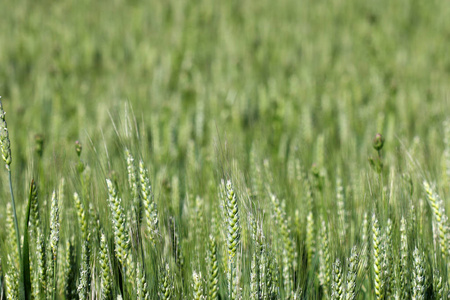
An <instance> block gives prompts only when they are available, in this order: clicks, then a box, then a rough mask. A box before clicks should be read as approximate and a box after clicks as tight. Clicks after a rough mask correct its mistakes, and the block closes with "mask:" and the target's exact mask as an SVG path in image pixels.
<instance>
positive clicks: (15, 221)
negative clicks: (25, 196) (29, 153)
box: [8, 170, 22, 267]
mask: <svg viewBox="0 0 450 300" xmlns="http://www.w3.org/2000/svg"><path fill="white" fill-rule="evenodd" d="M8 177H9V191H10V192H11V202H12V208H13V214H14V227H15V228H16V238H17V248H18V251H19V263H20V266H21V267H22V251H21V250H20V233H19V223H18V221H17V213H16V202H15V201H14V192H13V188H12V179H11V170H8Z"/></svg>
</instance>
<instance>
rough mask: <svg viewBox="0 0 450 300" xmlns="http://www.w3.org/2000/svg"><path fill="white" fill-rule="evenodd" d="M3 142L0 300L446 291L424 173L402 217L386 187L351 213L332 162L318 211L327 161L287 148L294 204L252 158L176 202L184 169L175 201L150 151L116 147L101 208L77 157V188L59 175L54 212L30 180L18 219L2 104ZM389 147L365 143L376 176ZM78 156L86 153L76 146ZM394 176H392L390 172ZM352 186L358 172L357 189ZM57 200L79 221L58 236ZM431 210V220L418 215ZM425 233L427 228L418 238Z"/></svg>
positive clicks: (402, 295)
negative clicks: (121, 176)
mask: <svg viewBox="0 0 450 300" xmlns="http://www.w3.org/2000/svg"><path fill="white" fill-rule="evenodd" d="M0 143H1V151H2V157H3V160H4V162H5V166H6V170H7V172H8V175H9V184H10V187H11V189H10V194H11V202H10V204H9V203H8V205H7V206H6V232H7V235H6V238H5V243H4V244H5V245H4V246H3V247H2V251H3V252H2V256H1V259H2V260H3V261H6V262H5V264H3V266H6V267H4V268H3V269H1V270H0V279H1V283H0V287H1V295H0V299H4V297H6V299H211V300H212V299H233V300H234V299H306V298H324V299H363V298H368V299H384V298H385V299H426V298H427V299H429V298H435V299H443V298H444V297H447V295H446V293H447V289H448V283H449V281H448V279H449V276H448V271H449V255H450V252H449V251H450V247H449V238H450V237H449V230H448V219H447V216H446V213H445V205H444V202H443V200H442V199H441V198H440V197H439V195H438V193H437V192H436V189H435V188H434V187H433V186H432V185H431V184H430V183H429V182H428V181H426V180H424V181H423V187H422V193H423V195H424V196H425V197H426V199H427V200H426V201H421V202H418V203H419V205H418V206H419V207H416V206H415V205H411V206H410V207H408V208H407V209H405V210H404V211H407V214H405V215H402V214H400V213H398V210H394V209H392V210H393V211H392V212H389V207H390V206H389V205H391V202H394V201H396V199H394V192H392V187H391V189H386V188H383V187H380V190H381V192H380V194H379V197H380V198H382V200H380V202H381V204H380V205H378V206H377V205H367V209H361V210H359V209H358V211H357V214H358V215H356V214H355V213H353V214H352V213H350V212H349V207H351V206H350V204H348V202H349V201H350V200H349V198H350V197H349V196H348V195H349V193H348V192H345V191H347V190H349V189H350V188H344V186H343V178H342V175H341V174H342V170H338V171H337V172H336V180H335V185H334V187H335V189H334V190H335V196H334V198H333V201H331V203H333V205H331V206H329V207H323V206H320V205H318V204H317V203H318V202H319V201H321V199H322V198H323V197H325V196H326V195H328V194H327V193H325V189H329V188H330V187H329V186H327V185H326V184H325V175H324V172H323V170H322V169H321V166H320V165H315V166H313V168H312V170H311V172H306V171H305V170H304V168H303V166H302V165H301V163H300V161H299V160H298V159H295V158H293V159H292V160H290V161H289V162H288V166H287V167H286V170H287V174H288V175H287V178H288V180H289V186H292V187H295V189H296V190H298V191H300V192H298V193H299V194H298V195H302V196H301V197H300V198H301V199H302V200H301V201H300V200H299V201H291V202H290V204H291V205H290V206H289V208H288V207H287V205H286V201H285V200H282V199H280V197H279V196H277V194H278V193H277V192H278V191H279V190H280V188H279V187H278V186H277V181H276V178H274V177H275V174H273V173H272V172H271V166H270V163H269V162H268V161H267V160H264V161H262V162H261V163H260V162H259V161H258V159H257V158H256V155H251V159H250V162H249V163H250V180H249V181H248V182H249V183H248V186H247V185H245V180H242V178H239V176H235V177H232V176H231V175H230V176H229V177H228V178H225V179H223V180H219V181H218V182H217V184H216V186H211V187H207V190H208V189H209V190H211V191H212V192H210V193H208V194H206V195H191V194H188V193H186V197H185V200H184V201H183V202H182V201H181V199H180V192H179V190H180V184H179V178H178V177H173V178H172V182H171V188H170V193H171V194H170V197H169V198H165V199H162V200H161V199H160V200H158V199H157V197H156V196H155V192H154V187H153V185H152V181H151V178H150V172H149V170H148V169H147V167H146V165H145V163H144V161H143V160H139V162H138V163H137V161H136V159H135V156H134V155H133V153H132V152H131V151H130V150H128V149H124V152H123V154H124V155H123V157H124V164H125V165H126V170H127V172H126V177H127V182H128V186H126V187H124V186H121V184H120V180H118V179H117V176H118V175H117V174H112V176H111V177H110V178H104V179H103V182H104V188H105V193H106V195H107V197H105V198H106V199H104V200H105V203H107V205H108V207H107V209H105V212H106V216H105V217H100V216H99V212H100V211H102V210H101V209H100V208H98V207H95V205H94V204H93V203H95V202H93V201H91V200H92V199H90V197H91V193H90V192H89V188H90V187H91V183H90V181H92V178H91V173H90V171H89V167H88V166H86V164H84V163H83V162H82V161H81V159H80V161H79V167H78V168H77V174H76V175H77V176H79V179H80V181H81V190H80V191H79V192H73V194H72V196H69V195H67V194H68V193H67V191H66V189H65V180H64V179H62V180H61V183H60V185H59V187H57V188H55V190H54V191H53V193H52V195H51V198H50V206H49V207H50V212H49V214H48V213H45V212H44V213H43V204H42V203H43V201H42V199H41V198H40V197H39V192H38V191H39V187H38V186H37V183H36V182H35V181H31V184H30V189H29V198H28V202H27V204H26V210H25V214H24V218H23V220H22V222H21V225H23V226H19V221H18V217H17V213H16V203H15V199H14V191H13V188H12V182H11V181H12V179H11V178H12V177H11V164H12V158H11V145H10V138H9V133H8V128H7V124H6V119H5V112H4V110H3V107H2V106H1V102H0ZM383 143H384V140H383V137H382V136H381V135H377V136H376V137H375V140H374V142H373V147H374V148H375V150H376V151H377V154H378V156H376V158H374V159H371V164H372V166H373V172H374V174H375V176H379V177H381V176H382V173H381V170H382V169H383V161H382V159H383V158H382V155H381V151H382V148H383ZM319 144H320V143H319ZM319 151H323V149H322V150H320V147H319ZM76 154H77V155H78V158H80V157H81V155H82V146H81V143H79V142H77V143H76ZM124 173H125V172H124ZM227 174H228V175H229V174H231V172H226V171H224V172H223V175H227ZM391 177H392V178H390V179H389V181H390V182H393V181H394V180H396V179H395V178H396V177H395V175H392V176H391ZM66 180H67V179H66ZM359 183H360V179H358V178H357V179H356V180H355V186H357V185H358V184H359ZM373 188H376V187H373ZM356 189H357V187H353V190H356ZM354 192H355V193H356V191H354ZM65 197H71V199H72V200H73V201H69V203H71V206H72V207H71V208H70V211H69V213H72V212H74V216H73V217H74V219H75V215H76V220H77V221H76V223H77V225H75V224H73V226H74V227H76V229H74V230H72V232H74V234H72V235H68V234H66V235H64V236H63V235H62V234H61V216H62V215H63V214H62V213H63V211H62V209H63V206H62V205H61V203H62V199H64V198H65ZM211 198H214V199H211ZM383 201H384V202H383ZM45 203H46V201H45ZM180 203H183V204H180ZM292 203H294V205H292ZM385 203H387V204H386V205H385ZM424 203H425V204H424ZM426 203H428V205H427V204H426ZM44 207H45V206H44ZM290 208H292V210H290ZM67 209H69V208H67ZM355 209H356V208H355ZM383 209H385V210H383ZM386 210H387V211H386ZM427 211H428V212H429V216H431V218H427V217H426V216H425V217H424V216H423V214H424V212H427ZM66 216H67V214H66ZM428 233H429V234H430V236H431V238H425V237H424V236H426V235H427V234H428ZM62 237H64V238H62ZM0 266H1V264H0Z"/></svg>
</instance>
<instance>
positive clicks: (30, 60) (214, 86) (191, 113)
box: [0, 0, 450, 176]
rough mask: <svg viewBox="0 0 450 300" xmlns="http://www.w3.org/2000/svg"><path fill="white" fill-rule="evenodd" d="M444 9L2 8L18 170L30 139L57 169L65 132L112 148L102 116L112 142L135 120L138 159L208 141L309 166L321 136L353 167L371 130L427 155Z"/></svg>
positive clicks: (317, 5)
mask: <svg viewBox="0 0 450 300" xmlns="http://www.w3.org/2000/svg"><path fill="white" fill-rule="evenodd" d="M449 15H450V4H449V3H448V2H446V1H439V0H431V1H421V0H399V1H388V0H380V1H342V0H320V1H316V0H302V1H293V0H281V1H268V0H261V1H206V0H195V1H185V0H172V1H171V0H169V1H138V0H134V1H122V0H113V1H87V0H78V1H73V0H63V1H56V2H55V1H45V0H44V1H26V0H17V1H1V3H0V95H1V96H2V101H3V103H4V107H5V110H6V111H7V121H8V125H9V129H10V133H11V139H12V148H13V164H14V165H15V166H14V168H17V170H16V172H15V174H16V176H21V175H20V172H22V170H26V169H27V168H28V169H29V168H30V167H29V166H30V164H32V162H33V161H34V160H35V159H34V158H35V153H34V152H35V151H34V149H35V147H36V142H35V136H36V135H37V134H39V135H40V136H41V137H42V139H43V140H44V150H43V157H44V158H49V159H47V160H46V159H44V160H42V163H43V164H44V166H47V167H48V168H47V169H49V170H53V171H54V172H58V168H60V164H58V163H57V162H58V161H65V160H67V158H66V157H67V156H70V157H72V156H73V158H74V157H75V152H74V151H73V147H74V146H73V143H74V141H75V140H77V139H79V140H81V141H82V142H83V143H84V145H87V146H86V147H87V148H89V145H91V149H92V148H93V146H94V145H95V146H96V147H99V148H100V149H104V148H105V147H104V146H105V145H108V146H111V145H116V144H117V142H116V141H115V139H113V137H114V136H116V135H117V134H118V132H116V130H115V129H114V122H118V123H117V125H118V128H119V129H118V131H120V130H122V129H123V132H124V134H123V135H124V136H126V132H127V130H128V129H132V130H131V131H133V132H137V131H136V130H135V129H136V127H139V128H140V131H139V132H138V133H136V136H137V137H138V140H139V141H140V144H141V148H142V149H143V151H142V152H143V153H147V154H146V155H149V156H150V155H152V153H153V152H152V151H155V147H160V148H161V149H163V150H161V151H162V152H161V153H162V154H161V155H162V156H163V158H162V160H163V161H164V162H165V163H167V162H174V161H183V160H184V155H185V153H186V149H187V148H188V144H189V141H191V140H193V141H195V142H196V146H195V147H196V151H199V152H198V155H199V156H203V155H202V151H204V153H210V154H211V152H210V151H213V150H214V149H213V148H214V144H215V145H217V144H220V142H217V141H218V140H219V139H223V141H222V142H223V143H225V141H227V142H228V144H229V145H230V144H231V145H232V147H231V148H233V149H235V152H236V153H239V154H240V155H238V157H239V158H240V159H242V160H246V158H247V154H248V153H249V151H248V150H249V149H250V148H251V147H250V146H251V145H250V143H251V141H257V143H258V145H257V148H258V149H260V152H261V153H264V155H266V156H267V157H272V158H276V159H281V160H286V159H287V156H288V153H289V149H293V148H296V149H298V151H299V153H300V155H301V156H302V158H303V159H304V160H305V161H306V162H308V163H314V161H315V160H317V159H315V158H314V155H313V154H311V152H312V151H310V150H311V149H313V148H314V145H315V144H316V140H317V137H318V136H322V138H323V142H324V145H325V149H326V151H327V154H328V155H330V156H333V155H336V156H343V158H344V159H343V161H345V157H347V156H348V157H350V156H352V157H353V158H355V159H357V160H358V159H359V160H360V161H366V160H367V153H368V151H371V150H368V149H370V147H371V144H370V140H371V138H372V137H373V135H374V134H375V133H376V132H382V133H383V134H384V135H385V138H386V140H387V141H388V142H387V143H386V147H387V148H388V149H391V150H395V149H396V148H397V147H400V146H401V145H402V144H403V145H404V146H405V147H409V146H411V145H412V144H413V141H414V137H417V139H416V142H418V141H419V140H420V141H421V143H420V144H421V145H422V146H423V147H424V149H426V151H425V152H423V153H425V154H426V155H429V156H431V157H432V156H435V157H440V156H441V155H442V153H441V151H440V150H437V149H438V148H437V147H434V146H436V145H437V146H440V147H441V146H442V145H443V139H442V131H443V129H442V121H443V120H444V119H445V118H446V117H447V115H448V111H449V110H448V108H449V91H450V56H449V51H448V50H449V49H450V47H449V46H450V42H449V41H450V18H449V17H448V16H449ZM127 116H132V117H131V118H128V117H127ZM127 118H128V119H129V120H128V121H130V122H128V121H127ZM127 122H128V123H127ZM120 124H125V125H123V126H121V125H120ZM127 124H128V125H127ZM130 124H134V125H137V126H134V125H133V126H131V125H130ZM127 126H128V127H127ZM121 128H122V129H121ZM127 128H128V129H127ZM128 133H129V132H128ZM424 139H425V140H424ZM214 141H215V142H214ZM274 145H275V146H274ZM116 146H117V148H118V149H120V151H122V150H123V147H122V145H116ZM86 147H85V148H86ZM197 147H198V149H197ZM202 147H203V148H205V147H206V148H205V149H206V150H202ZM113 149H114V148H113ZM240 150H245V151H242V152H241V151H240ZM98 151H101V150H98ZM156 151H159V150H156ZM208 151H209V152H208ZM389 153H391V155H397V154H396V152H395V151H390V152H389ZM425 154H424V155H425ZM110 155H112V156H114V155H115V152H114V151H113V150H111V153H110ZM117 155H120V157H121V158H122V156H123V155H122V152H120V154H117ZM50 158H51V159H50ZM93 159H97V158H93ZM436 161H438V160H434V162H436ZM55 162H56V163H55ZM438 168H439V166H438V165H436V166H434V170H436V172H438V171H437V170H438ZM431 170H433V166H431Z"/></svg>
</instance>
